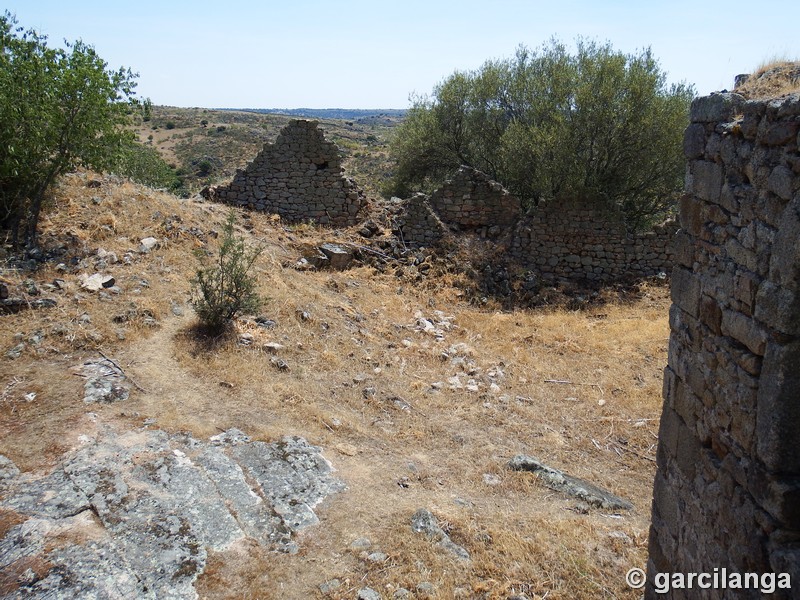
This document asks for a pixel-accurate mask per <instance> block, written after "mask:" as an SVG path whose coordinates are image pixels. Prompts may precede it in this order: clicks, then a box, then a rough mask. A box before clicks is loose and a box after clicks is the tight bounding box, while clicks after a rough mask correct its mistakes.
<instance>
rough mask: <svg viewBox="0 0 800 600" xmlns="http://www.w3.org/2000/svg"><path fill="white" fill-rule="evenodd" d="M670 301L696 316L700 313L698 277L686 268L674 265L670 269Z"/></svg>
mask: <svg viewBox="0 0 800 600" xmlns="http://www.w3.org/2000/svg"><path fill="white" fill-rule="evenodd" d="M670 293H671V296H672V301H673V302H674V303H675V304H677V305H678V306H679V307H681V309H683V310H684V311H686V312H687V313H688V314H689V315H691V316H693V317H695V318H697V317H698V316H699V314H700V293H701V286H700V279H699V278H698V277H697V276H696V275H695V274H694V273H693V272H692V271H689V270H688V269H685V268H683V267H680V266H676V267H675V268H674V269H673V270H672V283H671V286H670Z"/></svg>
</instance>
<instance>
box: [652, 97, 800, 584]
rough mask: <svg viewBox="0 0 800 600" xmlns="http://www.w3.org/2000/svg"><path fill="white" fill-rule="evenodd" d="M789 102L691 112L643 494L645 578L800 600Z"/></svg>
mask: <svg viewBox="0 0 800 600" xmlns="http://www.w3.org/2000/svg"><path fill="white" fill-rule="evenodd" d="M798 131H800V95H797V94H795V95H793V96H787V97H784V98H780V99H775V100H771V101H761V100H759V101H755V100H753V101H745V99H744V98H743V97H742V96H739V95H737V94H712V95H711V96H708V97H705V98H699V99H697V100H695V101H694V103H693V104H692V110H691V124H690V126H689V127H688V129H687V130H686V134H685V139H684V150H685V153H686V157H687V159H688V161H689V163H688V171H687V182H686V184H687V192H688V193H687V195H686V197H685V199H684V200H683V201H682V203H681V210H680V222H681V231H680V232H679V234H678V236H677V243H676V253H675V263H676V264H675V267H674V270H673V274H672V301H673V305H672V308H671V310H670V327H671V336H670V343H669V366H668V367H667V368H666V370H665V376H664V406H663V412H662V417H661V426H660V433H659V447H658V471H657V473H656V478H655V484H654V498H653V514H652V528H651V533H650V559H649V562H648V580H649V584H648V588H647V590H646V594H645V597H646V598H648V599H650V598H652V599H655V598H692V599H695V598H723V597H724V598H737V599H738V598H745V599H746V598H761V597H762V595H761V593H760V591H759V590H757V589H749V590H744V589H735V590H730V589H729V590H728V591H727V592H723V591H720V590H701V589H697V587H696V586H695V588H694V589H691V590H685V589H673V590H672V591H671V592H670V593H668V594H665V595H662V594H658V593H657V590H656V589H654V585H653V581H654V576H655V574H656V573H676V572H682V573H689V572H694V573H702V572H707V573H713V572H714V568H719V569H720V570H721V569H723V568H724V569H727V572H728V573H731V572H737V573H742V574H744V573H748V572H751V573H757V574H763V573H773V572H774V573H789V574H790V575H791V582H792V584H793V587H794V590H793V591H791V590H789V591H787V590H780V589H778V590H776V592H775V593H774V594H773V595H771V596H770V597H771V598H797V597H798V596H797V594H798V589H800V435H798V433H799V432H800V192H799V190H800V152H798V145H800V139H798Z"/></svg>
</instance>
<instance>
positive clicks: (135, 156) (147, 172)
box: [114, 140, 182, 191]
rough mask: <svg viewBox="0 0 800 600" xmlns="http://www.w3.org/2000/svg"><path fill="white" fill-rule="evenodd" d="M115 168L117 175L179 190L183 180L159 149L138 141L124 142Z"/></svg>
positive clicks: (138, 181) (157, 186)
mask: <svg viewBox="0 0 800 600" xmlns="http://www.w3.org/2000/svg"><path fill="white" fill-rule="evenodd" d="M114 170H115V171H116V173H117V175H122V176H124V177H130V178H131V179H132V180H133V181H136V182H137V183H142V184H144V185H147V186H150V187H154V188H166V189H168V190H171V191H177V190H179V188H180V187H181V185H182V184H181V180H180V179H179V178H178V176H177V174H176V173H175V171H174V170H173V169H172V168H170V166H169V165H168V164H167V163H166V161H164V159H163V158H162V157H161V155H160V154H159V153H158V150H156V149H155V148H153V147H152V146H145V145H143V144H140V143H139V142H137V141H133V140H132V141H130V142H128V143H126V144H123V147H122V152H121V153H120V158H119V162H118V163H117V165H116V166H115V168H114Z"/></svg>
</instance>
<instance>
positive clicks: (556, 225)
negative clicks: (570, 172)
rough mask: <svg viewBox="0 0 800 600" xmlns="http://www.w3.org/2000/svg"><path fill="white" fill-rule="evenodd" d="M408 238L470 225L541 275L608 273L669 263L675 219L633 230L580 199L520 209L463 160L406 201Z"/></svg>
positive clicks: (636, 272) (423, 242)
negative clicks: (446, 177) (435, 185)
mask: <svg viewBox="0 0 800 600" xmlns="http://www.w3.org/2000/svg"><path fill="white" fill-rule="evenodd" d="M399 229H400V231H401V234H402V236H403V239H404V241H405V242H406V243H409V244H412V245H417V246H430V245H433V244H435V243H436V242H438V241H439V240H440V239H442V238H443V237H444V236H445V235H447V234H448V232H449V231H472V232H475V233H478V234H480V235H481V237H485V238H489V239H495V240H497V241H498V243H502V244H504V245H506V246H507V247H508V249H509V254H510V256H511V257H512V258H513V259H515V260H516V261H517V262H519V263H520V264H521V265H522V266H524V267H526V268H529V269H531V270H533V271H535V272H536V273H538V274H539V275H540V276H541V277H543V278H544V279H555V278H564V279H586V280H590V281H612V280H616V279H620V278H623V277H625V276H652V275H656V274H658V273H661V272H669V271H670V270H671V267H672V259H673V256H672V240H673V238H674V235H675V232H676V231H677V224H675V223H674V222H669V223H666V224H664V225H662V226H658V227H656V228H654V229H653V230H652V231H648V232H645V233H642V234H636V235H631V234H629V233H628V232H627V231H626V230H625V226H624V225H623V224H622V222H621V219H620V217H618V216H616V215H609V214H607V213H603V212H601V211H599V210H597V209H593V208H592V207H591V206H588V205H586V204H585V203H578V202H574V203H566V204H564V203H558V204H556V203H547V204H546V203H544V202H542V203H540V205H539V206H537V207H535V208H533V209H531V210H530V211H528V213H527V214H525V215H523V213H522V210H521V207H520V202H519V200H518V199H517V198H516V197H515V196H513V195H512V194H511V193H509V192H508V191H507V190H506V189H505V188H503V187H502V186H501V185H500V184H499V183H497V182H496V181H492V180H491V179H490V178H489V177H488V176H487V175H485V174H484V173H481V172H480V171H476V170H475V169H472V168H469V167H461V169H459V171H458V173H457V174H456V175H455V176H454V177H453V179H452V180H450V181H448V182H446V183H445V184H444V185H443V186H442V187H441V188H439V189H438V190H436V191H435V192H434V193H433V194H432V195H431V196H430V197H428V196H425V195H424V194H417V195H416V196H414V197H412V198H411V199H409V200H408V201H407V204H406V211H405V214H404V215H403V217H402V219H401V220H400V223H399Z"/></svg>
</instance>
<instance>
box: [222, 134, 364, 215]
mask: <svg viewBox="0 0 800 600" xmlns="http://www.w3.org/2000/svg"><path fill="white" fill-rule="evenodd" d="M318 125H319V124H318V123H317V121H306V120H292V121H290V122H289V124H288V125H287V126H286V127H284V129H283V130H282V131H281V132H280V134H279V135H278V137H277V139H276V140H275V143H273V144H270V143H267V144H264V148H263V149H262V150H261V152H259V153H258V155H257V156H256V157H255V159H254V160H253V162H252V163H250V165H248V166H247V168H246V169H244V170H243V171H237V172H236V175H235V176H234V178H233V181H231V183H230V184H228V185H226V186H220V187H218V188H217V189H216V190H215V196H216V198H217V199H219V200H220V201H222V202H225V203H228V204H233V205H235V206H241V207H246V208H250V209H253V210H259V211H266V212H271V213H276V214H278V215H280V216H281V217H282V218H284V219H286V220H287V221H290V222H302V221H314V222H316V223H320V224H323V225H338V226H348V225H354V224H355V223H356V222H358V214H359V211H360V210H361V209H362V207H363V206H364V204H365V198H364V194H363V193H362V192H361V191H360V190H359V189H358V187H357V186H356V184H355V182H353V180H352V179H349V178H346V177H344V176H343V175H342V171H343V169H342V162H341V157H340V155H339V149H338V147H337V146H336V144H334V143H333V142H330V141H328V140H326V139H325V135H324V133H323V131H322V130H321V129H320V128H319V126H318Z"/></svg>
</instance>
